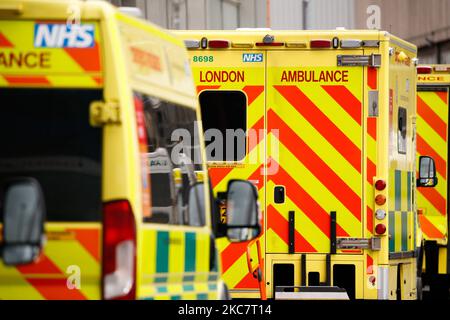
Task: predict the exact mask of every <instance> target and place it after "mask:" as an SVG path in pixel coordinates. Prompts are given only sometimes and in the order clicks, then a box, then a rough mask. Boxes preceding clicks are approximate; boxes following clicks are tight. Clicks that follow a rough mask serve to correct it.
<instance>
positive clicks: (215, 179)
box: [208, 168, 233, 188]
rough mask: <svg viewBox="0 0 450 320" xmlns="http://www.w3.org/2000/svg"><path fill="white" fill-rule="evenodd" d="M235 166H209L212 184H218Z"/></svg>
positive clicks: (213, 185)
mask: <svg viewBox="0 0 450 320" xmlns="http://www.w3.org/2000/svg"><path fill="white" fill-rule="evenodd" d="M231 170H233V168H209V170H208V171H209V176H210V177H211V185H212V187H213V188H214V187H215V186H217V185H218V184H219V183H220V182H221V181H222V180H223V179H224V178H225V177H226V176H227V175H228V174H229V173H230V172H231Z"/></svg>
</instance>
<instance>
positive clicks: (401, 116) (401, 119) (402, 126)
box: [397, 107, 407, 154]
mask: <svg viewBox="0 0 450 320" xmlns="http://www.w3.org/2000/svg"><path fill="white" fill-rule="evenodd" d="M406 123H407V121H406V109H405V108H402V107H400V108H398V130H397V137H398V138H397V140H398V152H399V153H402V154H406Z"/></svg>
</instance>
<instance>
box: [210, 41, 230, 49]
mask: <svg viewBox="0 0 450 320" xmlns="http://www.w3.org/2000/svg"><path fill="white" fill-rule="evenodd" d="M208 47H210V48H213V49H225V48H229V47H230V41H228V40H209V41H208Z"/></svg>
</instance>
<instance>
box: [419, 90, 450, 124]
mask: <svg viewBox="0 0 450 320" xmlns="http://www.w3.org/2000/svg"><path fill="white" fill-rule="evenodd" d="M417 94H418V96H419V97H420V99H422V100H423V101H424V102H425V103H426V104H427V105H428V106H429V107H430V108H431V110H433V111H434V113H436V114H437V115H438V116H439V118H441V119H442V121H444V122H445V123H447V119H448V118H447V117H448V106H447V105H446V104H445V102H444V101H442V99H441V98H439V96H438V95H437V94H436V92H431V91H419V92H418V93H417Z"/></svg>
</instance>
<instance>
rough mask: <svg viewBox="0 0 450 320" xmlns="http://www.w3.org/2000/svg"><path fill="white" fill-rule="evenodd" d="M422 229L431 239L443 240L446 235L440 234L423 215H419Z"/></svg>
mask: <svg viewBox="0 0 450 320" xmlns="http://www.w3.org/2000/svg"><path fill="white" fill-rule="evenodd" d="M419 221H420V228H421V229H422V231H423V232H424V233H425V234H426V235H427V236H428V238H431V239H443V238H445V236H444V234H443V233H442V232H440V231H439V230H438V229H436V227H435V226H434V225H433V224H432V223H431V222H430V221H429V220H428V219H427V218H426V217H425V216H424V215H423V214H421V215H419Z"/></svg>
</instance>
